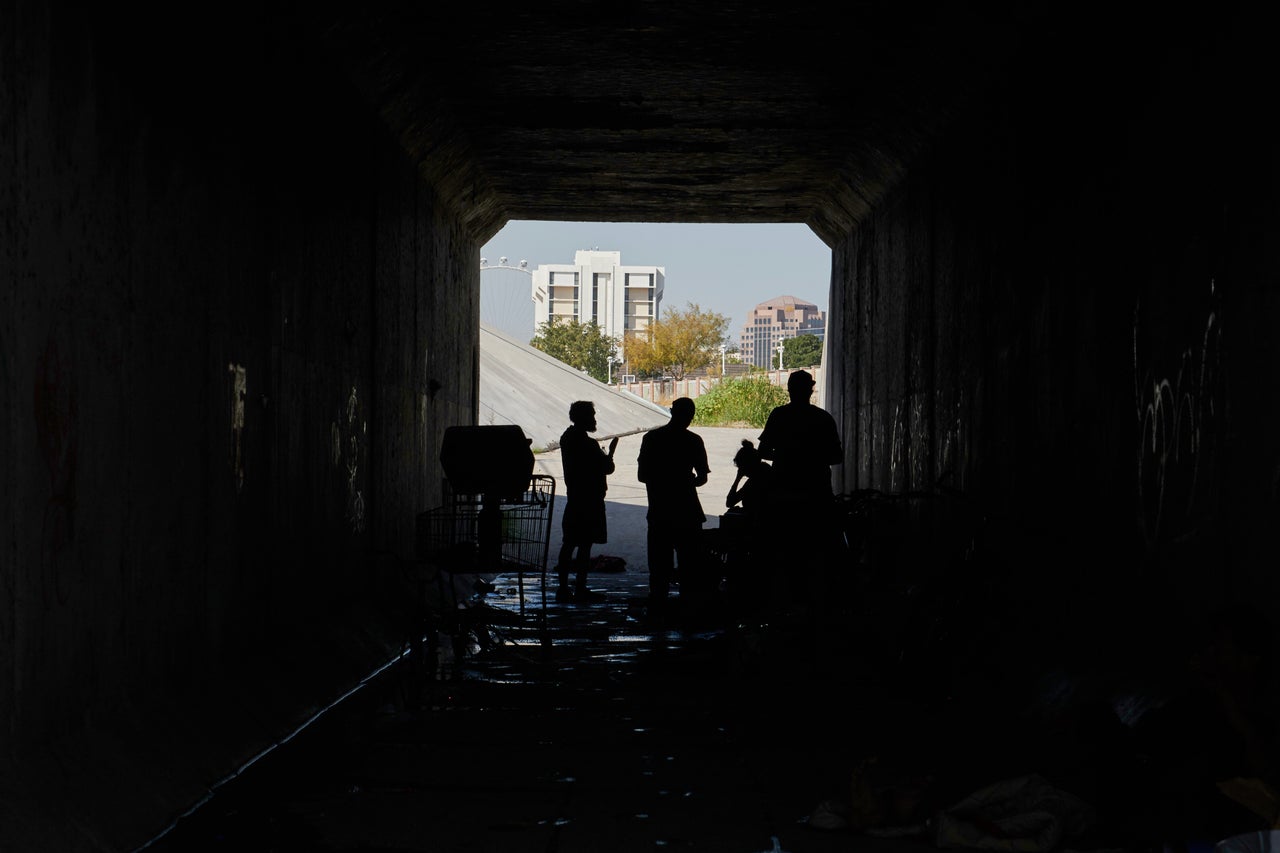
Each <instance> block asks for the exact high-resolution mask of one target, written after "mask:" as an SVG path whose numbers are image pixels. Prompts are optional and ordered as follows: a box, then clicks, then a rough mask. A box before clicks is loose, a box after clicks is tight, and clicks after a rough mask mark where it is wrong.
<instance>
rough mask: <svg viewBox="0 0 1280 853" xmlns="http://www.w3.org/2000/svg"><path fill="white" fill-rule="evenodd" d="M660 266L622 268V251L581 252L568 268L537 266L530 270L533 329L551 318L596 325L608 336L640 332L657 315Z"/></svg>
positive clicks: (558, 265)
mask: <svg viewBox="0 0 1280 853" xmlns="http://www.w3.org/2000/svg"><path fill="white" fill-rule="evenodd" d="M665 278H666V271H665V268H664V267H640V266H625V267H624V266H623V265H622V253H621V252H601V251H599V250H598V249H582V250H579V251H577V252H574V255H573V263H572V264H540V265H539V266H538V267H537V268H536V269H534V271H533V322H534V328H535V330H536V329H537V328H539V327H540V326H541V325H542V324H543V323H546V322H547V321H548V320H550V319H551V317H553V316H555V317H563V318H565V319H569V318H571V317H576V318H577V319H578V322H579V323H590V322H591V321H592V320H594V321H595V322H596V325H598V326H599V327H600V329H601V331H603V332H604V333H605V334H606V335H608V336H609V337H611V338H618V339H620V340H622V339H625V336H626V334H627V333H629V332H639V331H644V330H645V329H647V328H648V327H649V324H650V323H652V322H653V321H654V320H655V319H657V317H658V308H659V306H660V305H661V304H662V286H663V280H664V279H665Z"/></svg>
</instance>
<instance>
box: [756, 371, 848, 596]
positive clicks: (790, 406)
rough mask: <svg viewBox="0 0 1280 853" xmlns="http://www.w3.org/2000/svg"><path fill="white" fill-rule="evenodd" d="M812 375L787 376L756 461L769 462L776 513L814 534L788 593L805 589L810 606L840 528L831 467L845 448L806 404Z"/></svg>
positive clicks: (819, 412)
mask: <svg viewBox="0 0 1280 853" xmlns="http://www.w3.org/2000/svg"><path fill="white" fill-rule="evenodd" d="M813 386H814V381H813V375H812V374H811V373H809V371H807V370H796V371H793V372H792V373H791V375H790V376H789V377H787V394H788V395H789V396H790V397H791V402H789V403H786V404H784V405H781V406H778V407H776V408H775V409H774V410H773V411H772V412H770V413H769V417H768V419H767V420H766V421H765V424H764V431H763V432H761V433H760V457H761V458H762V459H769V460H772V462H773V474H774V486H775V491H774V496H775V500H776V504H777V511H778V512H779V513H782V514H784V515H786V516H787V518H788V519H789V520H790V521H791V522H793V523H805V524H807V525H808V526H809V527H810V529H811V530H812V531H813V535H812V537H811V541H812V542H813V543H814V547H813V548H812V549H811V550H812V551H813V559H812V560H810V561H808V563H807V564H806V563H802V564H799V565H797V566H795V567H794V569H795V571H796V572H797V573H798V574H795V575H793V589H795V590H796V594H797V595H800V594H801V593H800V590H801V589H803V587H805V586H808V587H809V589H808V590H807V594H806V595H805V597H807V598H809V599H810V603H811V604H820V603H822V602H823V598H824V595H825V593H826V590H825V586H826V580H827V578H826V572H827V571H828V569H829V568H830V563H831V561H832V560H833V558H834V556H835V554H836V547H837V542H838V538H839V533H840V531H839V529H838V525H837V519H836V515H835V494H834V492H833V491H832V488H831V466H832V465H839V464H841V463H842V462H844V446H843V445H842V444H841V442H840V430H839V428H838V427H837V426H836V420H835V418H833V417H832V416H831V413H830V412H828V411H827V410H826V409H822V408H819V407H818V406H815V405H813V404H812V403H811V402H810V398H811V397H812V396H813Z"/></svg>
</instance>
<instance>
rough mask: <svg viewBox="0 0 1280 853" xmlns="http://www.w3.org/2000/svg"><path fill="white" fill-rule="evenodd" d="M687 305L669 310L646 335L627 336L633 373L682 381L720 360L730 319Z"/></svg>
mask: <svg viewBox="0 0 1280 853" xmlns="http://www.w3.org/2000/svg"><path fill="white" fill-rule="evenodd" d="M687 305H688V307H687V308H686V309H685V310H684V311H681V310H678V309H675V308H668V309H667V310H666V312H665V313H664V314H663V316H662V318H661V319H660V320H656V321H654V323H653V325H651V326H650V327H649V329H648V334H647V335H642V334H636V335H629V336H628V337H627V342H626V358H627V361H628V362H629V363H630V364H631V369H632V370H634V371H635V372H637V373H643V374H647V375H650V376H661V375H667V374H669V375H671V376H672V377H674V378H676V379H683V378H684V377H685V374H686V373H688V372H689V371H691V370H697V369H698V368H700V367H706V366H707V365H709V364H711V363H712V362H713V361H718V360H719V358H720V344H721V343H722V342H723V341H724V340H725V332H726V330H728V328H729V318H728V317H726V316H724V315H723V314H717V313H715V312H714V311H703V310H702V309H701V308H699V307H698V306H697V305H696V304H694V303H692V302H690V303H687Z"/></svg>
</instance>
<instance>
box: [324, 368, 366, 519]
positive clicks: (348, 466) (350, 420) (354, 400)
mask: <svg viewBox="0 0 1280 853" xmlns="http://www.w3.org/2000/svg"><path fill="white" fill-rule="evenodd" d="M368 428H369V427H368V424H366V423H365V422H364V420H363V419H362V418H361V416H360V401H359V397H358V396H357V394H356V387H355V386H354V385H352V386H351V393H350V394H349V395H347V402H346V405H345V406H343V408H342V412H341V414H340V415H339V416H338V417H337V418H336V419H335V420H334V421H333V422H332V423H331V424H330V425H329V433H330V438H331V440H332V445H333V447H332V451H333V464H334V465H335V466H336V467H337V468H338V469H339V470H340V471H341V472H342V473H343V475H344V476H345V477H346V485H347V508H346V519H347V523H348V524H350V525H351V531H352V532H353V533H361V532H363V531H364V493H363V492H362V491H361V489H360V479H359V478H360V454H361V451H362V450H363V449H364V445H365V435H366V433H367V432H368Z"/></svg>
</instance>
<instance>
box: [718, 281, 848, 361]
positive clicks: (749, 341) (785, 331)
mask: <svg viewBox="0 0 1280 853" xmlns="http://www.w3.org/2000/svg"><path fill="white" fill-rule="evenodd" d="M797 335H814V336H816V337H817V338H818V339H819V340H823V339H825V338H826V335H827V320H826V317H825V315H824V314H823V312H821V311H819V310H818V306H817V305H814V304H813V303H812V302H806V301H804V300H803V299H796V298H795V297H794V296H777V297H775V298H773V299H770V300H768V301H767V302H761V303H760V304H758V305H756V307H755V309H754V310H752V312H751V316H750V317H748V318H747V322H746V324H745V325H744V326H743V327H742V335H741V336H740V337H739V339H738V353H739V356H740V357H741V359H742V362H743V364H754V365H756V366H757V367H770V366H772V364H773V360H772V359H773V355H774V353H775V352H776V351H777V349H778V344H779V343H781V342H782V341H783V340H784V339H786V338H794V337H796V336H797Z"/></svg>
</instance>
